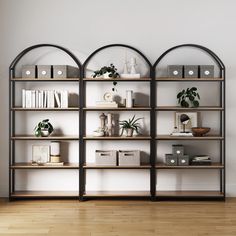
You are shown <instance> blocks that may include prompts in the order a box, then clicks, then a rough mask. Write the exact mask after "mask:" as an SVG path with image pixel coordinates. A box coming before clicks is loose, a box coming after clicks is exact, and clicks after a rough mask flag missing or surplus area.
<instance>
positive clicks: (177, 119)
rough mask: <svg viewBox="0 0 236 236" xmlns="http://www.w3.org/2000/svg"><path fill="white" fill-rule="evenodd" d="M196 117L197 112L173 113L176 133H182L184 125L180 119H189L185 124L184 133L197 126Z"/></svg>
mask: <svg viewBox="0 0 236 236" xmlns="http://www.w3.org/2000/svg"><path fill="white" fill-rule="evenodd" d="M198 116H199V114H198V112H175V127H177V130H178V132H183V131H184V125H183V122H181V119H180V118H182V117H188V118H189V120H188V121H187V122H185V132H191V128H192V127H197V126H198Z"/></svg>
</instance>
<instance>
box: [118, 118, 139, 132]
mask: <svg viewBox="0 0 236 236" xmlns="http://www.w3.org/2000/svg"><path fill="white" fill-rule="evenodd" d="M141 119H143V118H137V119H135V115H134V116H133V117H132V118H131V119H128V120H122V121H120V122H119V124H120V126H121V129H122V133H123V130H124V129H133V130H135V131H136V132H137V133H139V129H140V128H141V127H140V124H139V123H138V121H139V120H141Z"/></svg>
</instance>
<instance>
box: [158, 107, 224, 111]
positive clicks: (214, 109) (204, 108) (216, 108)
mask: <svg viewBox="0 0 236 236" xmlns="http://www.w3.org/2000/svg"><path fill="white" fill-rule="evenodd" d="M156 110H159V111H223V110H224V108H223V107H218V106H202V107H197V108H192V107H190V108H185V107H179V106H158V107H156Z"/></svg>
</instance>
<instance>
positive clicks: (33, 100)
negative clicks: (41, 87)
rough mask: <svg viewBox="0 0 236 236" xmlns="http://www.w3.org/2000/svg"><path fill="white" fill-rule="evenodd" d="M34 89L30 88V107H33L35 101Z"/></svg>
mask: <svg viewBox="0 0 236 236" xmlns="http://www.w3.org/2000/svg"><path fill="white" fill-rule="evenodd" d="M35 97H36V91H35V90H31V107H32V108H35V103H36V99H35Z"/></svg>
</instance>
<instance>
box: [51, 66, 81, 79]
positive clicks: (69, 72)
mask: <svg viewBox="0 0 236 236" xmlns="http://www.w3.org/2000/svg"><path fill="white" fill-rule="evenodd" d="M53 78H79V68H77V67H73V66H68V65H54V66H53Z"/></svg>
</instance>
